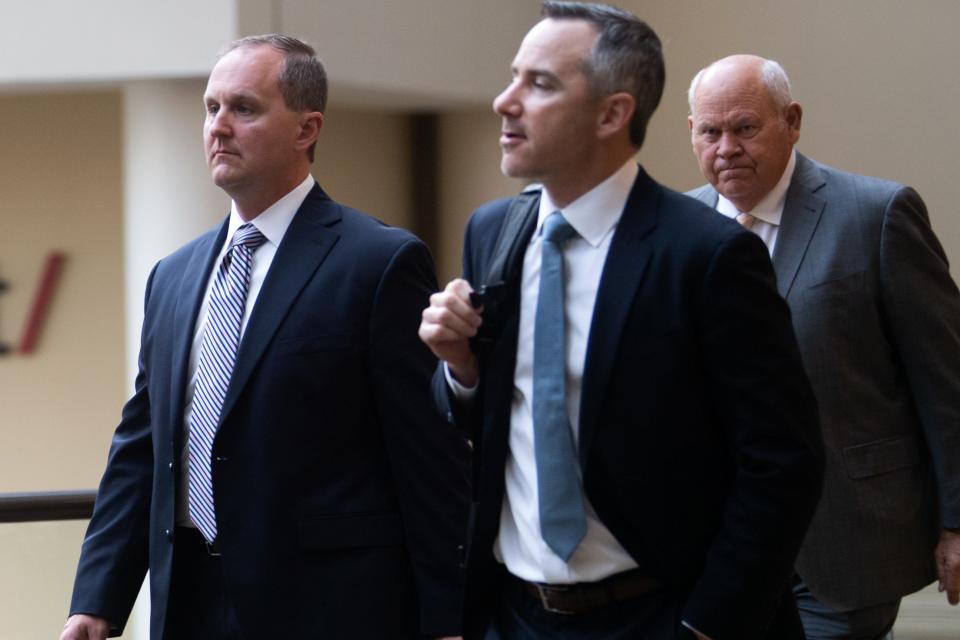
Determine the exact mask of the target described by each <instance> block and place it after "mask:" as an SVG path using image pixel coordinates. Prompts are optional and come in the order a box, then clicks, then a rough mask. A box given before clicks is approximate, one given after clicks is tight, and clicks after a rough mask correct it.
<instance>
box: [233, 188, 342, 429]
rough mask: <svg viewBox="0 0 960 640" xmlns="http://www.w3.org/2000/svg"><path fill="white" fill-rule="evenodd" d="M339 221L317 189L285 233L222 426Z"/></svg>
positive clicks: (240, 356) (239, 362) (243, 347)
mask: <svg viewBox="0 0 960 640" xmlns="http://www.w3.org/2000/svg"><path fill="white" fill-rule="evenodd" d="M341 217H342V214H341V212H340V206H339V205H338V204H337V203H335V202H334V201H333V200H331V199H330V198H329V197H328V196H327V194H325V193H324V192H323V190H322V189H321V188H320V186H319V185H315V186H314V188H313V190H312V191H311V192H310V193H309V195H307V199H306V200H304V202H303V205H301V207H300V210H299V211H297V214H296V215H295V216H294V218H293V221H292V222H291V223H290V227H289V228H287V232H286V233H285V234H284V236H283V240H282V241H281V243H280V246H279V247H278V248H277V253H276V255H275V256H274V258H273V263H272V264H271V265H270V270H269V271H268V272H267V277H266V279H265V280H264V282H263V286H262V287H261V289H260V294H259V296H257V302H256V304H255V305H254V307H253V311H252V312H251V314H250V319H249V321H248V322H247V328H246V331H244V334H243V339H242V341H241V342H240V348H239V351H238V353H237V361H236V364H235V365H234V369H233V376H232V377H231V379H230V386H229V387H228V388H227V396H226V398H224V401H223V408H222V409H221V410H220V424H221V425H222V424H223V421H224V418H225V417H226V416H227V415H229V413H230V411H231V409H232V408H233V405H234V404H236V401H237V398H238V397H239V395H240V393H241V391H242V390H243V387H244V386H245V385H246V383H247V380H248V379H249V378H250V374H251V373H252V372H253V369H254V367H255V365H256V363H257V362H258V361H259V360H260V356H261V355H262V354H263V351H264V349H265V348H266V346H267V344H268V343H269V342H270V340H271V338H273V334H274V333H276V330H277V328H278V327H279V326H280V323H281V321H282V320H283V318H284V317H285V316H286V315H287V311H288V310H289V309H290V306H291V305H292V304H293V303H294V301H295V300H296V298H297V296H298V295H299V293H300V291H301V290H302V289H303V287H304V286H305V285H306V283H307V282H308V281H309V280H310V278H311V277H312V276H313V274H314V272H315V271H316V270H317V268H318V267H319V266H320V263H322V262H323V260H324V259H325V258H326V257H327V254H329V252H330V249H332V248H333V245H334V244H336V242H337V239H338V238H339V237H340V234H339V233H337V232H336V231H333V230H331V229H329V228H328V227H329V226H331V225H333V224H334V223H336V222H338V221H339V220H340V219H341Z"/></svg>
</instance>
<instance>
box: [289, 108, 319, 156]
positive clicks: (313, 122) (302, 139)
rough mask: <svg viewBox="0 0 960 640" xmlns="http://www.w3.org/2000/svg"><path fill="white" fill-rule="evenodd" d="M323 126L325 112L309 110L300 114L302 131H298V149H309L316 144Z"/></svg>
mask: <svg viewBox="0 0 960 640" xmlns="http://www.w3.org/2000/svg"><path fill="white" fill-rule="evenodd" d="M322 128H323V114H322V113H320V112H319V111H308V112H306V113H304V114H302V115H301V116H300V131H298V132H297V139H296V146H297V148H298V149H303V150H306V149H309V148H310V147H311V146H313V145H314V144H316V142H317V139H318V138H319V137H320V129H322Z"/></svg>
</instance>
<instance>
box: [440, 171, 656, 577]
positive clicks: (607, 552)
mask: <svg viewBox="0 0 960 640" xmlns="http://www.w3.org/2000/svg"><path fill="white" fill-rule="evenodd" d="M637 173H638V167H637V164H636V161H635V160H633V159H631V160H629V161H628V162H627V163H626V164H624V165H623V166H622V167H621V168H620V169H619V170H618V171H617V172H616V173H614V174H613V175H612V176H610V177H609V178H607V179H606V180H605V181H604V182H602V183H600V184H599V185H597V186H596V187H594V188H593V189H592V190H591V191H589V192H587V193H586V194H584V195H583V196H581V197H580V198H578V199H577V200H575V201H574V202H572V203H570V205H568V206H567V207H564V208H563V209H559V208H558V207H557V206H556V205H554V204H553V202H552V201H551V199H550V196H549V194H548V193H546V191H544V192H543V194H542V196H541V198H540V211H539V215H538V217H537V228H536V230H535V231H534V234H533V237H532V238H531V239H530V244H529V245H528V246H527V250H526V253H525V254H524V258H523V272H522V275H521V281H520V333H519V336H518V339H517V363H516V368H515V370H514V375H513V385H514V386H513V402H512V405H511V410H510V439H509V445H510V450H509V452H508V453H507V462H506V471H505V472H506V492H505V495H504V499H503V508H502V511H501V513H500V534H499V536H498V537H497V540H496V542H495V544H494V549H493V552H494V555H495V556H496V557H497V559H498V560H500V561H501V562H503V563H504V564H505V565H506V567H507V570H508V571H510V573H512V574H513V575H515V576H517V577H518V578H521V579H523V580H528V581H530V582H546V583H551V584H570V583H574V582H594V581H596V580H601V579H603V578H606V577H608V576H611V575H613V574H615V573H620V572H622V571H628V570H630V569H633V568H636V566H637V564H636V562H634V560H633V558H631V557H630V554H628V553H627V552H626V550H624V548H623V547H622V546H620V544H619V543H618V542H617V541H616V539H615V538H614V537H613V534H611V533H610V531H609V530H608V529H607V528H606V527H605V526H604V525H603V523H602V522H600V520H599V519H597V514H596V512H595V511H594V509H593V507H592V506H591V505H590V501H589V500H588V499H587V497H586V495H584V505H585V506H586V510H587V533H586V536H585V537H584V539H583V541H582V542H581V543H580V546H579V547H577V550H576V551H575V552H574V554H573V556H571V558H570V561H569V562H564V561H563V560H562V559H560V557H558V556H557V555H556V554H555V553H554V552H553V550H551V549H550V547H548V546H547V543H546V542H544V540H543V537H542V536H541V534H540V508H539V502H538V493H537V465H536V461H535V459H534V450H533V405H532V398H533V329H534V317H535V316H536V311H537V295H538V293H539V289H540V253H541V251H540V248H541V244H542V242H543V235H542V231H543V221H544V220H545V219H546V217H547V216H548V215H550V214H551V213H553V212H554V211H562V213H563V216H564V218H566V219H567V222H569V223H570V225H571V226H572V227H573V228H574V229H575V230H576V231H577V235H576V236H574V237H573V238H572V239H571V240H569V241H568V242H567V243H566V245H565V246H564V249H563V256H564V275H565V297H564V317H565V320H566V324H565V332H566V352H567V356H566V361H567V411H568V412H569V415H570V426H571V428H572V429H573V436H574V440H575V441H577V442H578V441H579V427H580V393H581V389H582V386H583V385H582V383H583V365H584V362H585V359H586V354H587V340H588V338H589V335H590V322H591V320H592V318H593V307H594V303H595V302H596V299H597V288H598V287H599V285H600V276H601V274H602V272H603V265H604V263H605V262H606V259H607V253H608V252H609V251H610V242H611V241H612V240H613V235H614V231H615V230H616V227H617V223H618V222H619V221H620V216H621V215H622V214H623V208H624V206H625V205H626V202H627V198H628V197H629V195H630V190H631V189H632V188H633V183H634V181H635V180H636V177H637ZM447 381H448V383H449V384H450V386H451V388H452V389H453V392H454V394H455V395H456V396H457V397H458V398H461V399H468V398H470V397H471V395H472V392H473V389H467V388H465V387H463V386H462V385H460V384H459V383H457V381H456V380H454V379H453V377H452V376H451V375H450V374H449V371H448V372H447Z"/></svg>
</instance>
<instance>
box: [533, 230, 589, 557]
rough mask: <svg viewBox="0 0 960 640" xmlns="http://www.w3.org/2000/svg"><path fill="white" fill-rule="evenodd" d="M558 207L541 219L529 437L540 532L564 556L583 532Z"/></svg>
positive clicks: (565, 235) (568, 233)
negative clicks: (568, 379)
mask: <svg viewBox="0 0 960 640" xmlns="http://www.w3.org/2000/svg"><path fill="white" fill-rule="evenodd" d="M576 233H577V232H576V231H575V230H574V229H573V227H571V226H570V223H568V222H567V221H566V220H565V219H564V217H563V215H562V214H561V213H560V212H559V211H555V212H554V213H551V214H550V216H548V217H547V219H546V220H544V222H543V244H542V245H541V246H542V249H541V258H540V291H539V293H538V295H537V313H536V320H535V321H534V330H533V438H534V458H535V460H536V464H537V492H538V497H539V507H540V535H541V536H543V541H544V542H546V543H547V546H548V547H550V548H551V549H552V550H553V552H554V553H556V554H557V556H558V557H560V558H561V559H563V560H564V561H569V560H570V556H572V555H573V552H574V551H576V549H577V546H579V544H580V541H581V540H583V536H584V535H586V533H587V516H586V512H585V511H584V506H583V495H582V492H581V488H580V478H579V475H578V473H577V469H578V465H577V455H576V447H575V446H574V442H573V431H572V430H571V428H570V416H569V415H568V413H567V388H566V372H567V358H566V348H565V345H566V340H565V334H564V304H563V287H564V277H563V243H564V242H566V241H567V240H569V239H570V238H572V237H573V236H575V235H576Z"/></svg>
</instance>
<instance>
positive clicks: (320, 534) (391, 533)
mask: <svg viewBox="0 0 960 640" xmlns="http://www.w3.org/2000/svg"><path fill="white" fill-rule="evenodd" d="M299 536H300V547H301V548H302V549H317V550H324V549H350V548H356V547H391V546H399V545H402V544H403V523H402V522H401V521H400V515H399V514H397V513H392V512H379V511H375V512H368V513H351V514H343V515H340V514H338V515H330V514H311V513H301V514H300V522H299Z"/></svg>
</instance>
